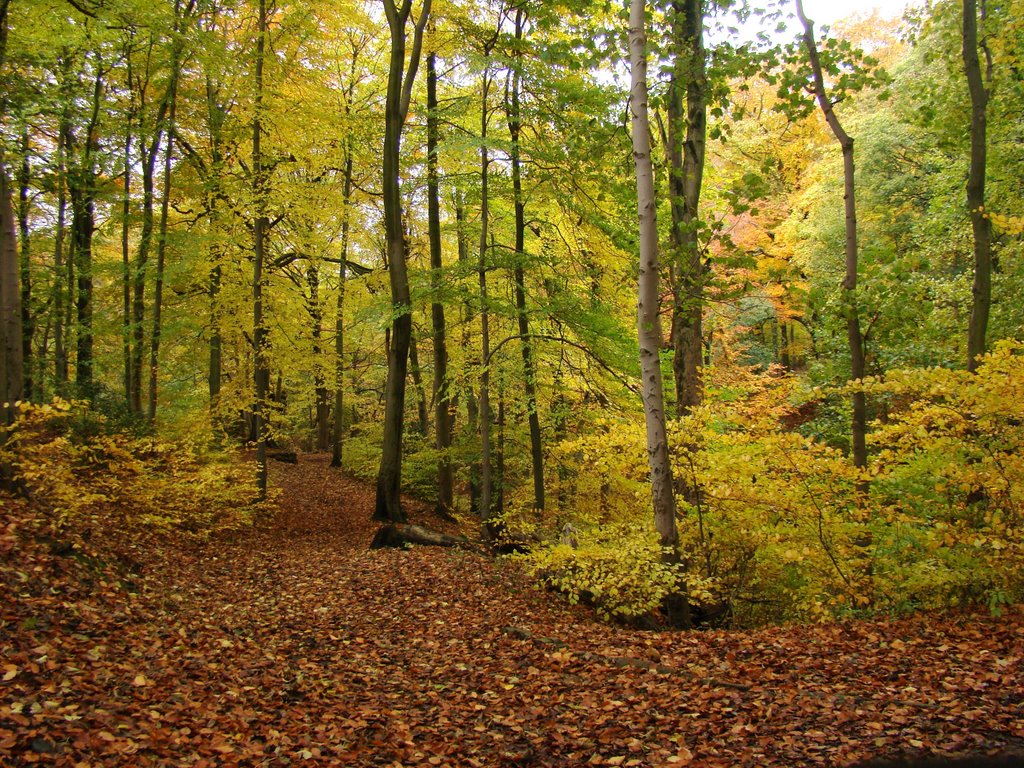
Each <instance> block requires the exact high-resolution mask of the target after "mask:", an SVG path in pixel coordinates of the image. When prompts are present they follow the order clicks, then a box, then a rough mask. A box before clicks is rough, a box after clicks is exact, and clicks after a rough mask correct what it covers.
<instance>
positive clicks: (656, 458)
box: [629, 0, 690, 627]
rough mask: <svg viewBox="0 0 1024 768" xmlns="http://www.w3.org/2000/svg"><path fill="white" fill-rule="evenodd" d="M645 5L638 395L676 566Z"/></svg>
mask: <svg viewBox="0 0 1024 768" xmlns="http://www.w3.org/2000/svg"><path fill="white" fill-rule="evenodd" d="M644 6H645V3H644V0H631V2H630V9H629V64H630V94H629V111H630V118H631V124H632V132H633V160H634V164H635V166H636V184H637V215H638V219H639V229H640V274H639V284H638V289H639V301H638V305H637V335H638V339H639V342H640V373H641V377H642V382H641V394H642V397H643V405H644V418H645V422H646V425H647V461H648V466H649V467H650V474H651V498H652V501H653V506H654V525H655V528H656V529H657V531H658V535H659V538H660V542H661V546H662V549H663V552H664V553H665V554H664V558H665V559H666V561H667V562H668V563H669V564H672V565H676V564H678V563H679V560H680V558H679V534H678V531H677V529H676V504H675V495H674V493H673V489H672V469H671V466H670V463H669V454H668V436H667V433H666V429H665V397H664V391H663V385H662V380H661V364H660V358H659V353H660V350H661V343H662V334H661V322H660V320H659V287H658V283H659V275H658V273H659V264H658V227H657V220H656V210H657V205H656V201H655V196H654V169H653V163H652V161H651V129H650V121H649V119H648V107H647V50H646V48H647V35H646V30H645V21H644V12H645V7H644ZM666 607H667V608H668V610H669V618H670V621H671V623H673V624H674V625H677V626H681V627H688V626H689V625H690V615H689V605H688V602H687V600H686V597H685V592H682V591H681V592H680V594H678V595H676V596H674V599H672V600H670V601H669V603H668V605H667V606H666Z"/></svg>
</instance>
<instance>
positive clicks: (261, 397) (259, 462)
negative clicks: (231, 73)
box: [252, 0, 270, 499]
mask: <svg viewBox="0 0 1024 768" xmlns="http://www.w3.org/2000/svg"><path fill="white" fill-rule="evenodd" d="M257 24H258V26H257V40H256V69H255V78H256V95H255V109H254V111H253V120H252V172H253V199H254V200H255V204H256V218H255V221H254V222H253V228H252V231H253V275H252V328H253V332H252V339H253V355H254V365H253V385H254V389H255V393H256V406H255V408H254V410H253V419H254V422H255V432H256V467H257V469H256V481H257V487H258V489H259V496H260V498H261V499H265V498H266V496H267V432H268V430H267V418H268V406H269V402H268V401H269V395H270V360H269V359H268V356H269V349H268V340H267V326H266V321H265V320H264V317H263V283H264V279H265V278H264V274H263V272H264V261H265V258H266V256H265V253H264V251H265V248H266V238H267V229H268V225H269V221H268V219H267V210H266V207H267V178H266V170H265V169H264V167H263V152H262V147H261V139H262V136H263V118H262V109H263V64H264V57H265V55H266V44H267V3H266V0H260V5H259V19H258V22H257Z"/></svg>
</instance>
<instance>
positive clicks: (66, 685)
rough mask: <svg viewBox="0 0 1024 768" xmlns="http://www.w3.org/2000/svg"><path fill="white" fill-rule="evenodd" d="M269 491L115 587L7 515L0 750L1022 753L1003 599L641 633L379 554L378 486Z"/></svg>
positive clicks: (518, 583)
mask: <svg viewBox="0 0 1024 768" xmlns="http://www.w3.org/2000/svg"><path fill="white" fill-rule="evenodd" d="M272 479H273V481H274V482H275V483H276V484H277V485H278V486H279V487H281V488H282V496H281V499H280V505H279V507H280V509H279V513H278V514H277V516H276V517H275V519H274V520H273V521H271V522H270V523H268V524H267V525H264V526H261V527H259V528H258V529H256V530H254V531H249V532H244V533H241V534H237V535H236V537H235V539H234V540H231V541H216V542H209V543H206V544H203V545H198V544H194V543H192V544H189V543H183V542H179V543H173V542H169V543H166V544H165V545H162V546H161V547H159V548H154V545H153V543H152V542H151V541H149V540H146V539H139V540H137V541H135V542H132V543H131V544H129V545H128V546H129V551H126V552H124V553H122V554H123V556H124V557H125V558H127V559H128V560H131V561H134V562H135V564H136V565H135V569H134V570H135V573H134V575H133V577H132V579H131V580H130V581H129V582H127V583H125V582H123V581H122V582H115V580H113V579H111V578H109V577H107V576H104V575H103V574H102V573H99V574H97V573H93V574H92V576H89V575H88V573H86V572H83V570H82V568H80V567H79V565H78V564H77V563H76V562H75V561H74V559H73V558H68V557H61V556H58V555H54V554H52V553H50V551H49V550H48V549H46V548H45V547H44V546H43V545H42V544H40V543H38V542H32V541H26V540H25V539H24V538H21V539H18V538H17V536H18V534H17V532H16V531H15V530H14V527H13V526H12V525H11V523H10V522H7V527H6V529H3V528H0V531H6V532H5V533H4V534H3V537H0V545H4V546H3V547H0V553H2V554H3V555H4V559H3V560H2V561H0V562H2V564H3V566H4V570H3V575H4V578H5V581H4V582H2V583H0V586H3V587H4V589H5V590H6V589H8V588H10V589H12V590H17V596H18V598H17V599H16V600H13V601H8V600H7V599H5V600H4V604H3V608H2V611H3V613H2V618H3V624H2V628H3V630H2V634H0V648H2V650H3V652H4V658H3V660H2V663H0V677H2V678H3V681H2V682H0V764H2V765H5V766H6V765H9V766H21V765H29V764H37V763H41V764H50V765H67V766H82V767H85V766H122V765H123V766H151V765H153V766H155V765H160V766H179V765H180V766H185V765H187V766H199V767H200V768H203V767H205V766H222V765H223V766H234V765H246V766H287V765H311V766H312V765H325V766H326V765H352V766H372V765H381V766H395V767H397V766H413V765H453V766H455V765H459V766H463V765H465V766H486V767H489V766H575V765H612V766H617V765H626V766H663V765H686V764H689V765H695V766H698V765H699V766H762V765H816V764H817V765H842V764H848V763H851V762H854V761H856V760H859V759H863V758H865V757H869V756H875V755H891V754H894V753H923V752H926V751H929V750H943V751H967V750H985V749H991V750H998V749H1006V748H1016V747H1019V745H1020V744H1022V743H1024V675H1022V674H1021V672H1022V656H1024V618H1022V615H1021V613H1020V612H1019V611H1015V612H1012V613H1011V614H1009V615H1005V616H1003V617H1002V618H1001V619H992V618H989V617H987V616H977V615H970V616H961V617H948V616H942V617H940V616H934V615H933V616H922V617H915V618H911V619H905V620H899V621H893V622H885V621H871V622H848V623H844V624H838V625H831V626H796V627H788V628H773V629H766V630H761V631H754V632H721V631H719V632H705V633H689V634H667V633H666V634H658V633H651V632H638V631H635V630H630V629H625V628H619V627H613V626H608V625H606V624H603V623H600V622H598V621H596V620H595V618H594V617H593V615H592V614H591V612H589V611H588V610H586V609H583V608H570V607H568V606H566V605H564V604H563V602H562V601H561V600H560V599H559V598H558V597H557V596H554V595H550V594H545V593H543V592H538V591H535V590H533V589H532V588H530V586H529V584H528V582H527V581H526V580H525V579H524V578H523V577H522V575H521V574H520V573H519V572H518V570H517V569H516V568H515V566H513V565H510V564H507V563H503V562H502V561H497V562H495V561H492V560H490V559H487V558H484V557H481V556H479V555H476V554H470V553H464V552H458V551H451V550H443V549H436V548H413V549H411V550H408V551H396V550H382V551H369V550H368V549H367V545H368V544H369V542H370V540H371V538H372V536H373V532H374V525H373V524H371V523H370V521H369V519H368V512H369V510H370V509H371V508H372V500H373V496H372V491H373V489H372V487H371V486H370V485H368V484H366V483H363V482H360V481H356V480H352V479H349V478H346V477H344V476H342V475H341V474H340V473H337V472H335V471H331V470H329V469H328V468H327V466H326V463H325V459H324V458H323V457H302V459H301V461H300V463H299V464H298V465H297V466H285V465H274V467H273V476H272ZM16 513H17V509H14V510H13V511H11V512H10V513H9V516H8V517H7V518H4V519H5V520H8V521H9V520H12V519H14V517H15V515H16ZM4 514H8V513H6V512H5V513H4ZM420 519H421V520H423V519H424V518H423V517H422V516H421V518H420ZM16 545H17V547H18V549H17V552H16V553H15V550H14V547H15V546H16ZM15 554H17V558H18V559H17V563H18V567H19V568H21V569H22V570H20V571H17V572H16V573H20V574H21V576H24V577H25V579H24V580H23V579H21V576H10V573H11V572H12V571H11V565H12V563H14V562H15ZM25 562H28V563H30V565H29V566H26V565H25ZM11 594H15V592H13V591H12V592H11ZM556 641H557V642H556Z"/></svg>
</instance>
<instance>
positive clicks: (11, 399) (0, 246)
mask: <svg viewBox="0 0 1024 768" xmlns="http://www.w3.org/2000/svg"><path fill="white" fill-rule="evenodd" d="M8 5H9V0H2V2H0V73H2V71H3V67H4V64H5V63H6V58H7V8H8ZM19 271H20V270H19V264H18V243H17V233H16V231H15V221H14V203H13V202H12V200H11V186H10V182H9V181H8V179H7V166H6V164H5V162H4V155H3V148H2V147H0V427H7V426H9V425H10V424H12V423H13V422H14V419H15V417H16V416H17V405H16V404H17V402H18V401H19V400H20V399H21V396H22V391H23V389H22V387H23V384H24V370H23V365H22V364H23V360H22V349H23V348H22V328H21V322H22V315H21V291H20V289H19V286H18V276H19ZM6 437H7V430H6V429H0V443H2V442H3V441H4V440H5V439H6ZM2 469H3V468H0V470H2Z"/></svg>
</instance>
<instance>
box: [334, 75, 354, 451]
mask: <svg viewBox="0 0 1024 768" xmlns="http://www.w3.org/2000/svg"><path fill="white" fill-rule="evenodd" d="M350 93H351V92H350ZM345 109H346V114H348V110H349V106H348V104H347V103H346V105H345ZM343 190H344V201H343V203H342V205H343V207H344V211H343V212H342V219H341V259H340V260H339V261H340V263H339V264H338V300H337V306H336V307H335V313H336V314H335V319H334V423H333V425H332V430H333V431H332V433H331V466H332V467H340V466H341V460H342V451H343V448H344V437H345V430H344V427H345V424H344V415H345V280H346V277H347V275H346V269H347V267H348V263H347V260H348V236H349V226H350V224H349V221H350V218H351V215H352V214H351V211H352V146H351V139H350V137H349V136H346V137H345V180H344V186H343Z"/></svg>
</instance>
